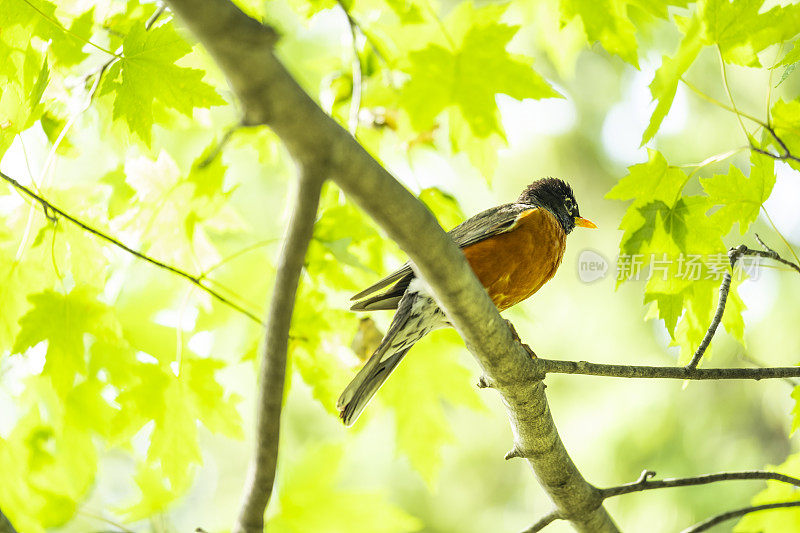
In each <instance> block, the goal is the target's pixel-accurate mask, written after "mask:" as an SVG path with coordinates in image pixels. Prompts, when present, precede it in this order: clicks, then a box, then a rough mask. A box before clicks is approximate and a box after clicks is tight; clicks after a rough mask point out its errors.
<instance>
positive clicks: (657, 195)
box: [606, 150, 688, 229]
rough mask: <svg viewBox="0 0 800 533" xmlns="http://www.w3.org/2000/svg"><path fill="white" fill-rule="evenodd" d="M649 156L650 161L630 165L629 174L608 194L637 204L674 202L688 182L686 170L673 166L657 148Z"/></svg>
mask: <svg viewBox="0 0 800 533" xmlns="http://www.w3.org/2000/svg"><path fill="white" fill-rule="evenodd" d="M648 156H649V157H648V160H647V162H646V163H639V164H637V165H633V166H631V167H629V168H628V175H626V176H625V177H623V178H622V179H620V180H619V181H618V182H617V184H616V185H614V187H612V188H611V190H610V191H608V193H606V198H609V199H611V200H634V202H633V204H632V205H634V206H643V205H646V204H649V203H651V202H662V203H665V204H667V205H673V204H674V203H675V201H676V200H677V199H678V197H679V196H680V193H681V191H682V190H683V187H684V186H685V185H686V181H687V179H688V178H687V176H686V173H685V172H683V171H682V170H681V169H679V168H674V167H670V166H669V165H668V164H667V160H666V159H664V156H663V155H661V153H660V152H658V151H656V150H648ZM620 229H623V228H620Z"/></svg>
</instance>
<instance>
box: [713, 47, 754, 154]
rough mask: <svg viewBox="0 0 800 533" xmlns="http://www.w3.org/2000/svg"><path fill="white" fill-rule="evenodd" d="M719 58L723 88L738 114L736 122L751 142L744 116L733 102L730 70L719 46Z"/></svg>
mask: <svg viewBox="0 0 800 533" xmlns="http://www.w3.org/2000/svg"><path fill="white" fill-rule="evenodd" d="M717 56H718V57H719V66H720V70H721V71H722V86H723V87H725V93H726V94H727V95H728V100H730V102H731V107H733V112H734V113H736V120H738V121H739V126H741V128H742V133H744V138H745V139H747V141H748V142H749V141H750V134H749V133H747V128H745V127H744V122H743V121H742V115H741V113H739V110H738V109H736V103H735V102H734V101H733V94H731V87H730V85H728V69H727V68H726V67H725V60H724V59H723V58H722V48H720V47H719V45H717Z"/></svg>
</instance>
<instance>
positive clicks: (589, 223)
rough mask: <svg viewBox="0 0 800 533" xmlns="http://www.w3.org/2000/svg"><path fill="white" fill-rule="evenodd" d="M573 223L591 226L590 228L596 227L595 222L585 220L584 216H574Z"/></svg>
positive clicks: (584, 226) (585, 226) (586, 226)
mask: <svg viewBox="0 0 800 533" xmlns="http://www.w3.org/2000/svg"><path fill="white" fill-rule="evenodd" d="M575 225H576V226H580V227H582V228H592V229H596V228H597V224H595V223H594V222H592V221H591V220H586V219H585V218H582V217H575Z"/></svg>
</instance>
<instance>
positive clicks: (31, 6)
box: [22, 0, 120, 58]
mask: <svg viewBox="0 0 800 533" xmlns="http://www.w3.org/2000/svg"><path fill="white" fill-rule="evenodd" d="M22 1H23V2H25V3H26V4H28V7H30V8H31V9H33V10H34V11H36V12H37V13H39V15H41V16H42V18H43V19H45V20H47V21H48V22H50V23H51V24H53V25H54V26H56V27H57V28H58V29H59V30H61V31H63V32H64V33H66V34H67V35H69V36H70V37H72V38H73V39H77V40H79V41H81V42H83V43H86V44H88V45H90V46H93V47H94V48H97V49H98V50H100V51H101V52H105V53H106V54H108V55H110V56H114V57H116V58H119V57H120V56H119V54H115V53H114V52H112V51H111V50H109V49H107V48H103V47H102V46H100V45H99V44H95V43H93V42H92V41H90V40H89V39H84V38H83V37H81V36H80V35H78V34H76V33H75V32H73V31H72V30H70V29H69V28H67V27H66V26H64V25H63V24H61V23H60V22H59V21H57V20H54V19H53V18H52V17H50V16H49V15H47V14H46V13H45V12H44V11H42V10H41V9H39V8H38V7H36V6H35V5H33V4H32V3H31V2H30V0H22Z"/></svg>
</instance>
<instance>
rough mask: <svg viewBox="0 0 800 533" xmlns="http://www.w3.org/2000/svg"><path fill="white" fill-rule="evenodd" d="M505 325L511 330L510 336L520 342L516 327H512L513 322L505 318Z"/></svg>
mask: <svg viewBox="0 0 800 533" xmlns="http://www.w3.org/2000/svg"><path fill="white" fill-rule="evenodd" d="M506 326H508V329H510V330H511V338H513V339H514V340H515V341H517V342H522V341H521V340H520V338H519V333H517V329H516V328H515V327H514V323H513V322H511V321H510V320H508V319H506Z"/></svg>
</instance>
